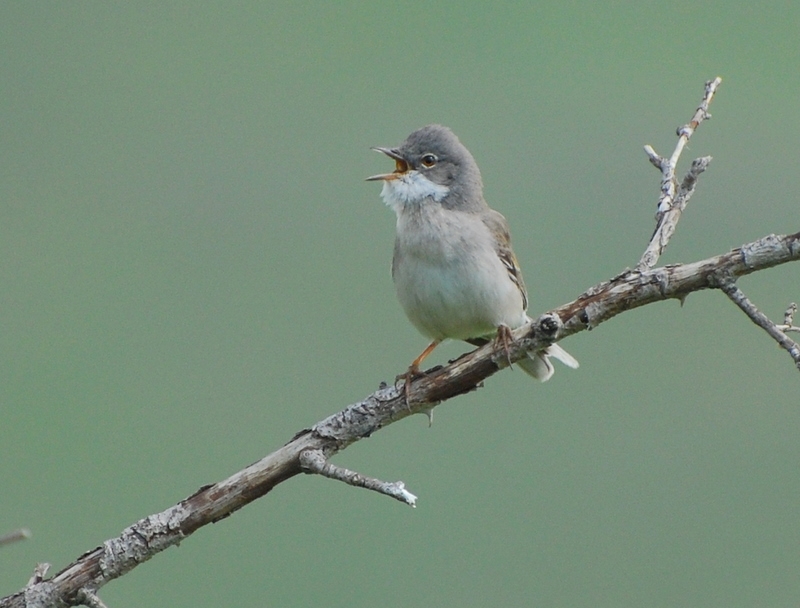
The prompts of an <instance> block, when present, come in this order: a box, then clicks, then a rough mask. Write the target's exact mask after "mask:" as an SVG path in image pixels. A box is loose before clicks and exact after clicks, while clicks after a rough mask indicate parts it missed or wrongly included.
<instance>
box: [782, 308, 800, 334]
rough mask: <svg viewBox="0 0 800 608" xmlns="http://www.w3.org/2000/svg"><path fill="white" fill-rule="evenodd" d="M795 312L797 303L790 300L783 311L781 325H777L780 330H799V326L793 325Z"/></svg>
mask: <svg viewBox="0 0 800 608" xmlns="http://www.w3.org/2000/svg"><path fill="white" fill-rule="evenodd" d="M796 312H797V304H795V303H794V302H791V303H790V304H789V308H787V309H786V311H785V312H784V313H783V325H778V329H780V330H781V331H796V332H800V327H795V325H794V313H796Z"/></svg>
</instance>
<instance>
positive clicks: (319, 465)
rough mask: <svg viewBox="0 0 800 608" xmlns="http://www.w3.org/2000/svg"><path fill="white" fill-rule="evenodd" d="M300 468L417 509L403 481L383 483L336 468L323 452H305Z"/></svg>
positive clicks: (301, 456) (415, 501) (413, 496)
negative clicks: (382, 495)
mask: <svg viewBox="0 0 800 608" xmlns="http://www.w3.org/2000/svg"><path fill="white" fill-rule="evenodd" d="M300 466H301V467H302V468H303V470H304V471H305V472H306V473H316V474H317V475H322V476H323V477H328V478H330V479H335V480H337V481H343V482H344V483H346V484H348V485H351V486H355V487H357V488H365V489H367V490H372V491H373V492H378V493H380V494H385V495H386V496H390V497H391V498H394V499H395V500H399V501H400V502H404V503H405V504H407V505H409V506H411V507H416V506H417V497H416V496H415V495H414V494H412V493H411V492H409V491H408V490H406V489H405V484H404V483H403V482H402V481H394V482H388V481H381V480H380V479H375V478H374V477H367V476H366V475H362V474H361V473H357V472H356V471H351V470H350V469H345V468H344V467H339V466H336V465H335V464H332V463H330V462H328V461H327V460H326V459H325V455H324V454H323V453H322V451H321V450H305V451H303V452H302V453H301V454H300Z"/></svg>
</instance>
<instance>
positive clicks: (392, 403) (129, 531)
mask: <svg viewBox="0 0 800 608" xmlns="http://www.w3.org/2000/svg"><path fill="white" fill-rule="evenodd" d="M719 82H720V81H719V79H716V80H714V81H711V82H709V83H707V85H706V95H705V97H704V100H703V103H701V106H700V107H699V108H698V110H697V112H696V113H695V116H694V118H693V119H692V121H691V122H690V123H689V124H688V125H685V126H684V127H682V128H681V130H680V131H679V138H680V139H679V146H678V147H677V148H676V151H675V152H674V153H673V156H672V157H671V158H670V159H669V160H665V159H663V158H661V157H660V156H658V155H657V154H656V153H655V152H654V151H653V150H652V148H650V147H648V148H647V150H648V156H649V157H650V160H651V162H653V164H655V165H656V166H658V167H659V168H662V169H663V168H664V167H665V165H667V168H666V169H663V170H664V171H667V172H669V171H671V172H672V173H671V175H670V179H669V184H670V186H671V187H672V190H670V197H671V198H670V200H669V209H668V210H667V211H665V212H664V215H665V216H666V215H668V214H670V213H675V212H676V210H677V216H674V217H673V219H669V218H668V219H666V220H663V221H661V220H662V219H663V218H661V219H660V220H659V228H657V232H658V231H659V230H662V232H663V235H665V236H666V239H665V240H658V238H660V237H657V236H656V235H654V237H653V240H652V241H651V245H652V244H653V242H654V241H658V242H659V243H660V244H659V245H657V246H656V248H655V250H654V255H655V258H648V263H647V264H642V263H641V262H640V264H639V266H638V267H637V268H636V269H635V270H628V271H625V272H623V273H622V274H620V275H618V276H616V277H613V278H612V279H610V280H608V281H604V282H602V283H599V284H598V285H595V286H594V287H591V288H590V289H588V290H587V291H586V292H584V293H583V294H581V295H580V296H579V297H578V298H576V299H575V300H574V301H572V302H569V303H567V304H564V305H562V306H560V307H559V308H557V309H554V310H552V311H550V312H549V313H546V314H543V315H541V316H540V317H539V318H538V319H536V320H535V321H533V322H532V323H530V324H528V325H526V326H524V327H520V328H518V329H516V330H514V331H513V332H511V338H512V341H511V342H509V343H504V341H502V340H492V341H490V342H489V343H487V344H486V345H484V346H482V347H480V348H478V349H476V350H474V351H472V352H469V353H467V354H465V355H463V356H461V357H459V358H458V359H457V360H455V361H453V362H451V363H450V364H448V365H446V366H443V367H437V368H434V369H430V370H427V371H426V372H425V374H424V375H422V376H421V377H419V378H414V380H413V381H412V382H411V383H410V385H409V386H408V390H407V391H405V390H404V383H403V382H400V383H399V384H396V385H391V386H386V385H382V386H381V388H380V389H378V390H377V391H375V392H373V393H372V394H370V395H368V396H367V397H366V398H365V399H363V400H362V401H360V402H358V403H354V404H352V405H350V406H348V407H346V408H345V409H343V410H341V411H340V412H337V413H336V414H333V415H332V416H329V417H328V418H326V419H324V420H322V421H320V422H318V423H317V424H315V425H314V426H313V427H312V428H310V429H304V430H302V431H300V432H299V433H297V434H296V435H295V436H294V438H292V439H291V440H290V441H289V442H288V443H287V444H286V445H284V446H283V447H282V448H280V449H278V450H276V451H275V452H273V453H272V454H269V455H268V456H266V457H264V458H262V459H261V460H259V461H258V462H255V463H253V464H251V465H250V466H248V467H245V468H244V469H242V470H241V471H239V472H237V473H235V474H234V475H231V476H230V477H228V478H227V479H225V480H223V481H220V482H218V483H216V484H213V485H209V486H204V487H202V488H200V489H199V490H197V492H195V493H194V494H192V495H191V496H189V497H188V498H186V499H184V500H182V501H180V502H179V503H178V504H176V505H173V506H172V507H170V508H168V509H166V510H165V511H162V512H161V513H156V514H154V515H150V516H148V517H145V518H144V519H141V520H139V521H138V522H136V523H134V524H133V525H131V526H129V527H128V528H126V529H124V530H123V531H122V532H121V534H120V535H119V536H118V537H115V538H112V539H109V540H107V541H106V542H105V543H103V545H102V546H100V547H96V548H95V549H93V550H90V551H88V552H86V553H84V554H83V555H82V556H80V557H79V558H77V559H76V560H75V561H74V562H73V563H71V564H69V565H68V566H67V567H65V568H64V569H62V570H61V571H60V572H58V573H56V574H55V575H54V576H53V577H52V578H50V579H48V580H44V576H45V573H46V569H40V571H39V573H38V574H36V575H34V577H33V578H32V579H31V581H30V583H29V585H28V586H27V587H25V588H24V589H23V590H22V591H20V592H18V593H16V594H14V595H11V596H8V597H6V598H3V599H0V608H12V607H14V608H23V607H24V608H33V607H37V608H38V607H44V606H57V607H59V608H61V607H63V606H75V605H79V604H81V603H84V604H87V605H91V606H102V603H101V602H100V600H99V599H98V598H97V596H96V593H97V590H99V589H100V588H101V587H102V586H103V585H105V584H107V583H108V582H109V581H111V580H113V579H114V578H117V577H119V576H122V575H123V574H125V573H126V572H128V571H130V570H132V569H133V568H135V567H136V566H138V565H139V564H141V563H143V562H145V561H147V560H148V559H150V558H151V557H153V556H154V555H156V554H157V553H159V552H161V551H163V550H165V549H167V548H168V547H171V546H173V545H177V544H179V543H180V542H181V540H183V539H184V538H186V537H187V536H189V535H191V534H193V533H194V532H195V531H197V530H198V529H199V528H201V527H202V526H205V525H207V524H210V523H214V522H216V521H219V520H220V519H223V518H225V517H227V516H229V515H231V514H232V513H234V512H235V511H237V510H238V509H240V508H242V507H243V506H245V505H246V504H248V503H250V502H252V501H254V500H256V499H257V498H260V497H261V496H264V495H265V494H267V493H268V492H269V491H271V490H272V489H273V488H274V487H275V486H277V485H278V484H279V483H281V482H283V481H286V480H287V479H290V478H291V477H293V476H295V475H297V474H300V473H303V472H312V473H317V474H320V475H324V476H326V477H330V478H332V479H338V480H341V481H345V482H346V483H349V484H351V485H355V486H358V487H364V488H367V489H371V490H375V491H378V492H380V493H382V494H386V495H389V496H391V497H393V498H396V499H397V500H400V501H402V502H405V503H406V504H411V505H412V506H413V504H414V502H415V501H416V497H415V496H414V495H412V494H410V493H409V492H407V491H406V490H405V488H404V485H403V484H402V482H395V483H386V482H382V481H379V480H377V479H371V478H367V477H364V476H362V475H359V474H358V473H355V472H353V471H349V470H347V469H344V468H340V467H337V466H335V465H333V464H331V463H330V462H329V461H330V459H331V458H332V457H333V456H335V455H336V454H337V453H338V452H340V451H342V450H344V449H345V448H347V447H348V446H349V445H350V444H352V443H354V442H356V441H359V440H360V439H363V438H365V437H369V436H370V435H372V434H373V433H375V432H377V431H379V430H380V429H382V428H383V427H385V426H388V425H389V424H392V423H394V422H396V421H398V420H402V419H403V418H406V417H407V416H409V415H411V414H415V413H426V414H429V413H430V411H431V410H432V409H433V408H434V407H435V406H436V405H437V404H438V403H440V402H442V401H445V400H447V399H450V398H452V397H455V396H457V395H461V394H463V393H466V392H469V391H473V390H476V389H477V388H479V387H480V386H481V385H482V383H483V381H484V380H485V379H486V378H488V377H490V376H491V375H493V374H495V373H497V372H498V371H499V370H501V369H503V368H505V367H508V366H509V365H510V364H511V363H514V362H516V361H519V360H520V359H522V358H523V357H527V356H528V353H529V352H531V351H537V350H541V349H543V348H546V347H547V346H549V345H550V344H552V343H554V342H556V341H559V340H561V339H563V338H565V337H568V336H570V335H572V334H576V333H578V332H581V331H584V330H587V329H591V328H593V327H596V326H598V325H600V324H601V323H604V322H606V321H608V320H610V319H612V318H614V317H615V316H616V315H618V314H620V313H622V312H624V311H626V310H631V309H633V308H638V307H640V306H645V305H647V304H651V303H653V302H657V301H663V300H667V299H678V300H681V301H683V300H684V299H685V298H686V297H687V296H688V295H689V294H691V293H693V292H695V291H699V290H703V289H724V290H727V291H726V293H729V297H730V295H731V294H733V295H736V292H737V291H738V288H736V286H735V281H736V279H737V278H738V277H741V276H745V275H747V274H751V273H753V272H757V271H760V270H764V269H766V268H770V267H773V266H777V265H779V264H785V263H788V262H792V261H798V260H800V232H798V233H796V234H791V235H782V236H776V235H769V236H766V237H764V238H762V239H759V240H758V241H755V242H752V243H749V244H747V245H744V246H742V247H737V248H735V249H732V250H731V251H729V252H728V253H725V254H722V255H718V256H715V257H712V258H708V259H706V260H701V261H699V262H694V263H692V264H676V265H671V266H664V267H661V268H652V267H651V266H649V265H648V264H649V263H650V261H651V260H652V263H653V264H654V263H655V260H657V259H658V255H660V252H661V251H663V246H665V245H666V242H667V241H668V240H669V235H671V234H672V232H671V231H672V230H674V225H675V223H677V217H679V215H680V209H681V208H682V207H685V204H686V200H688V197H689V196H690V195H691V193H692V192H693V190H694V187H695V183H696V181H697V176H699V175H700V173H702V171H703V170H704V169H705V167H706V166H707V164H708V160H707V159H698V160H697V161H695V163H694V164H693V165H692V169H690V171H689V173H688V174H687V176H686V178H685V179H684V180H683V183H682V184H681V186H680V189H679V190H678V189H677V186H676V185H675V182H674V164H675V162H677V157H678V156H679V155H680V151H681V150H682V149H683V146H685V144H686V141H688V139H689V137H690V136H691V134H692V133H693V132H694V130H695V129H696V128H697V126H698V125H699V124H700V122H702V120H703V119H705V118H706V117H707V116H708V114H707V108H708V104H709V103H710V101H711V98H712V97H713V94H714V91H715V90H716V87H717V86H718V85H719ZM681 142H682V143H681ZM670 167H671V169H670ZM663 184H664V181H663V180H662V185H663ZM671 217H672V216H671ZM668 222H671V228H662V225H667V224H668ZM662 245H663V246H662ZM643 260H644V258H643ZM732 299H733V298H732ZM745 300H746V299H745ZM745 300H742V299H741V298H739V301H740V302H744V301H745ZM737 303H739V302H737ZM742 305H743V304H740V306H742ZM745 306H746V304H745ZM750 307H752V305H750ZM743 309H744V308H743ZM752 309H753V310H755V307H752ZM756 312H757V311H756ZM793 313H794V309H792V311H791V313H789V311H787V314H786V315H785V319H784V320H785V321H786V325H789V326H791V324H792V315H793ZM758 314H760V313H758ZM762 316H763V315H762ZM751 318H753V317H752V316H751ZM767 321H768V320H767ZM778 331H780V330H778ZM771 335H772V334H771ZM784 337H785V335H784ZM787 340H788V339H787ZM786 344H787V345H789V343H788V342H786ZM795 347H796V345H795ZM790 352H793V351H790ZM793 356H794V357H795V360H796V361H797V360H798V359H797V356H800V354H798V355H797V356H795V355H793ZM90 602H91V603H90Z"/></svg>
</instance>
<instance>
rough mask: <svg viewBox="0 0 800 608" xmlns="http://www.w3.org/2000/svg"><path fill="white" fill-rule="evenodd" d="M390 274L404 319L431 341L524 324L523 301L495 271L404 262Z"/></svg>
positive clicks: (498, 270)
mask: <svg viewBox="0 0 800 608" xmlns="http://www.w3.org/2000/svg"><path fill="white" fill-rule="evenodd" d="M407 262H410V263H409V264H404V265H403V267H402V268H400V269H398V272H397V273H396V275H395V285H396V288H397V297H398V299H399V300H400V304H401V305H402V306H403V309H404V310H405V313H406V315H407V316H408V318H409V320H410V321H411V322H412V323H413V324H414V326H415V327H416V328H417V329H418V330H419V331H420V332H421V333H422V334H424V335H426V336H428V337H430V338H433V339H438V340H441V339H444V338H453V339H460V340H466V339H469V338H477V337H482V336H488V335H492V334H494V332H495V331H496V329H497V327H498V326H499V325H501V324H502V325H507V326H509V327H511V328H516V327H519V326H520V325H522V324H523V323H525V321H526V320H527V316H526V314H525V310H524V309H523V303H522V296H521V294H520V292H519V290H518V289H517V287H516V285H514V283H512V282H511V281H510V280H509V279H508V277H507V276H506V274H505V272H506V271H505V269H504V268H503V267H502V265H501V264H500V263H499V261H498V264H497V267H496V268H495V267H490V268H481V267H480V266H479V265H475V264H468V263H467V264H464V263H458V262H456V263H452V260H451V263H449V264H447V265H444V264H441V263H437V261H431V260H425V259H419V258H418V259H416V260H413V261H412V260H407Z"/></svg>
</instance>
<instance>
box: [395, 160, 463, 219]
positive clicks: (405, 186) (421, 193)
mask: <svg viewBox="0 0 800 608" xmlns="http://www.w3.org/2000/svg"><path fill="white" fill-rule="evenodd" d="M449 192H450V188H448V187H447V186H440V185H439V184H434V183H433V182H432V181H431V180H429V179H428V178H427V177H425V176H424V175H422V174H421V173H420V172H419V171H407V172H406V173H403V174H402V175H400V177H398V178H396V179H391V180H388V181H385V182H383V189H382V190H381V198H382V199H383V202H384V203H386V205H387V206H388V207H390V208H391V209H392V210H393V211H394V212H395V213H396V214H397V215H400V212H401V211H402V210H403V208H404V207H406V206H408V205H418V204H420V203H421V202H422V201H424V200H425V199H426V198H432V199H433V200H434V201H436V202H439V201H440V200H442V199H443V198H444V197H445V196H447V194H448V193H449Z"/></svg>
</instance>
